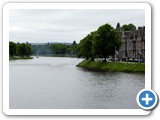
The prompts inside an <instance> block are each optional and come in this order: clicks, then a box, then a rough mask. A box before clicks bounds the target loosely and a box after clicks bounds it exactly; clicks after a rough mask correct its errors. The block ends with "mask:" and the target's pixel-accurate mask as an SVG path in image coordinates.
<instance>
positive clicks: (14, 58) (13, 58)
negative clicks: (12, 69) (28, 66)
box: [9, 56, 33, 60]
mask: <svg viewBox="0 0 160 120" xmlns="http://www.w3.org/2000/svg"><path fill="white" fill-rule="evenodd" d="M26 59H33V57H19V56H15V57H9V60H26Z"/></svg>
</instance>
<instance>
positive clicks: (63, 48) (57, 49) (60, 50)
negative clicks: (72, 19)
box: [51, 43, 67, 54]
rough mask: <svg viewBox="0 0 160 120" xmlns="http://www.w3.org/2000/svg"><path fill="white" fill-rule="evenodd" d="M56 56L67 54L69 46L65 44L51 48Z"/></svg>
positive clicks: (53, 45)
mask: <svg viewBox="0 0 160 120" xmlns="http://www.w3.org/2000/svg"><path fill="white" fill-rule="evenodd" d="M51 48H52V50H53V53H54V54H65V53H66V50H67V46H66V45H64V44H60V43H58V44H52V46H51Z"/></svg>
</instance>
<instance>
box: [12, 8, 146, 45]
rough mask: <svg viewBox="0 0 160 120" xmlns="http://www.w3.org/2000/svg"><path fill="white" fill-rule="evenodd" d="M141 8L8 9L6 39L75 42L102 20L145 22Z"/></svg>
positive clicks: (142, 23)
mask: <svg viewBox="0 0 160 120" xmlns="http://www.w3.org/2000/svg"><path fill="white" fill-rule="evenodd" d="M144 13H145V11H144V10H128V9H120V10H103V9H102V10H96V9H93V10H85V9H82V10H62V9H60V10H48V9H47V10H42V9H39V10H32V9H25V10H18V9H17V10H16V9H15V10H10V40H13V41H15V42H17V41H19V42H26V41H28V42H72V41H73V40H76V41H77V42H79V41H80V40H81V39H82V38H83V37H84V36H86V35H87V34H88V33H89V32H91V31H95V30H96V29H97V28H98V27H99V26H100V25H103V24H105V23H109V24H111V25H112V26H113V27H115V26H116V24H117V22H120V24H121V25H123V24H128V23H134V24H135V25H136V26H143V25H145V14H144Z"/></svg>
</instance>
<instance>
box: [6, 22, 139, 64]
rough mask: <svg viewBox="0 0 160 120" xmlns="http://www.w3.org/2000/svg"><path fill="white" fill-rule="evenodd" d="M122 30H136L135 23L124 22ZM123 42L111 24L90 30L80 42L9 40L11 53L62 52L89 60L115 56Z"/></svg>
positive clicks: (41, 53)
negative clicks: (33, 42)
mask: <svg viewBox="0 0 160 120" xmlns="http://www.w3.org/2000/svg"><path fill="white" fill-rule="evenodd" d="M121 30H123V31H128V30H136V27H135V25H133V24H131V23H130V24H128V25H127V24H124V25H123V26H122V27H121ZM121 44H122V42H121V38H120V34H119V31H118V30H116V29H114V28H113V27H112V26H111V25H110V24H104V25H102V26H100V27H99V28H98V29H97V30H96V31H92V32H90V33H89V34H88V35H86V36H85V37H84V38H83V39H81V40H80V43H79V44H77V43H76V41H73V43H70V44H69V43H67V44H66V43H46V44H32V45H31V44H29V43H21V44H20V43H17V44H16V43H14V42H9V55H10V56H11V57H13V56H21V57H23V56H27V57H29V56H30V55H31V54H34V55H36V54H37V53H38V54H39V55H46V54H52V55H53V54H54V55H57V54H61V55H69V56H77V57H78V58H80V57H84V58H86V59H87V60H88V59H91V60H94V59H95V58H101V59H102V60H104V61H106V59H107V58H108V57H109V56H114V55H115V52H116V51H118V50H119V49H120V46H121Z"/></svg>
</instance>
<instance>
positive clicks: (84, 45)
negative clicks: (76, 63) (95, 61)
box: [77, 32, 95, 60]
mask: <svg viewBox="0 0 160 120" xmlns="http://www.w3.org/2000/svg"><path fill="white" fill-rule="evenodd" d="M94 34H95V32H91V33H90V34H88V35H87V36H86V37H85V38H83V39H82V40H81V41H80V43H79V45H78V48H77V49H78V53H77V55H78V57H81V56H83V57H85V58H86V59H87V60H88V59H89V58H92V57H93V54H92V40H93V37H94Z"/></svg>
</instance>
